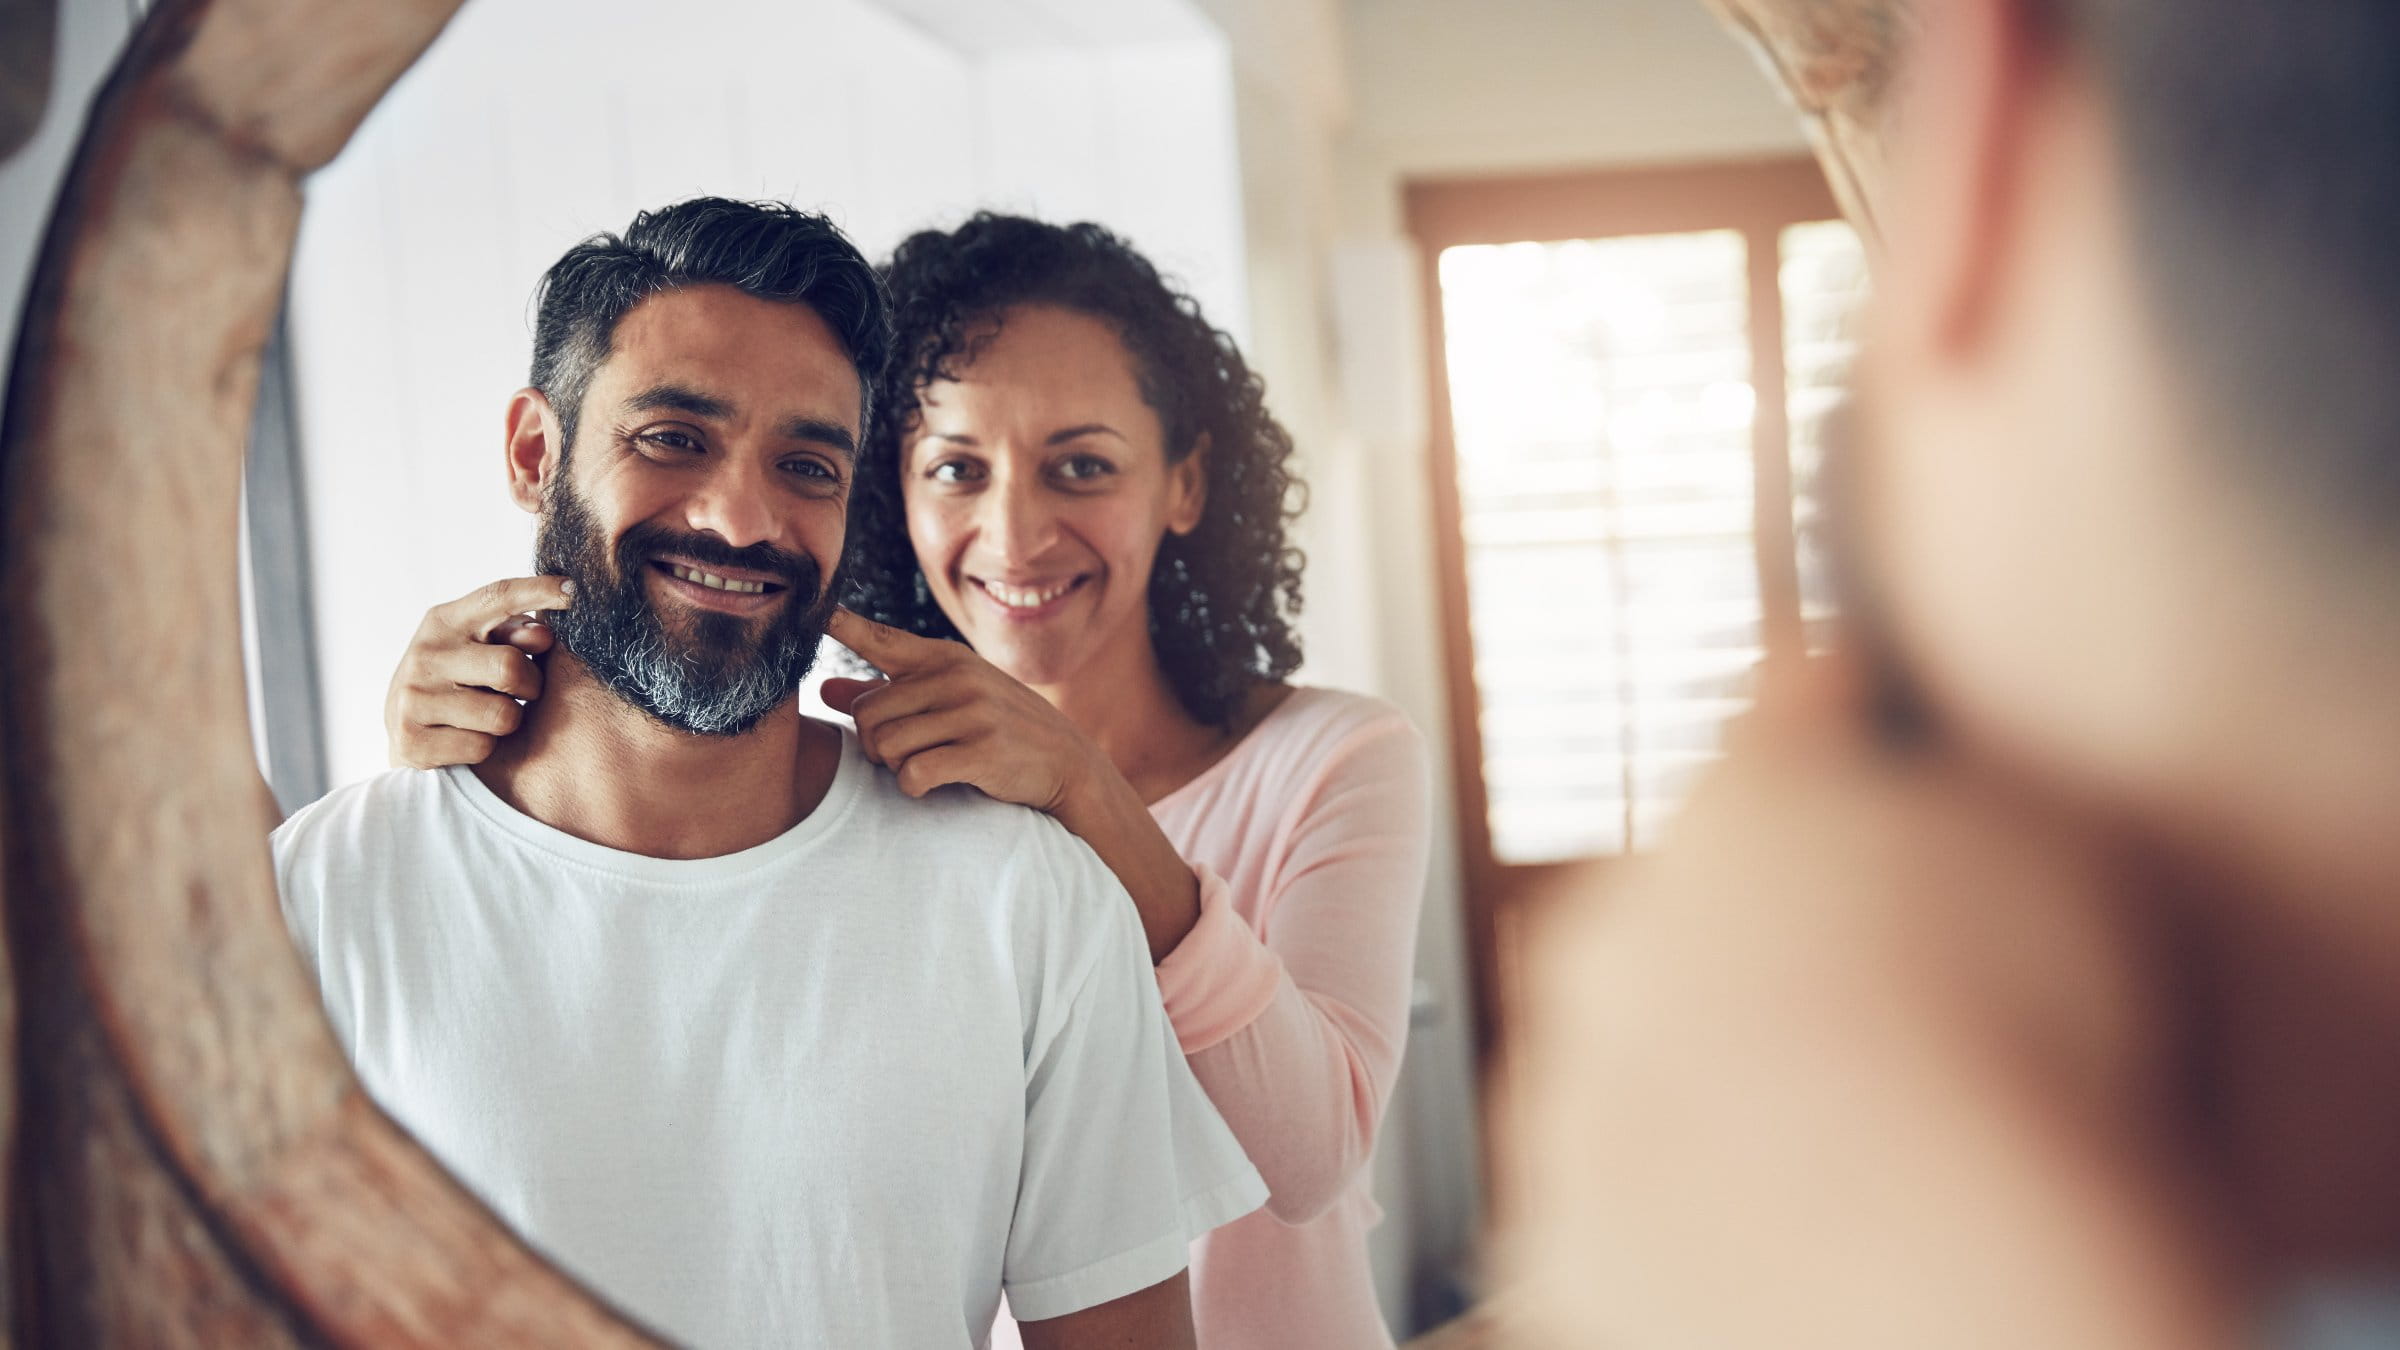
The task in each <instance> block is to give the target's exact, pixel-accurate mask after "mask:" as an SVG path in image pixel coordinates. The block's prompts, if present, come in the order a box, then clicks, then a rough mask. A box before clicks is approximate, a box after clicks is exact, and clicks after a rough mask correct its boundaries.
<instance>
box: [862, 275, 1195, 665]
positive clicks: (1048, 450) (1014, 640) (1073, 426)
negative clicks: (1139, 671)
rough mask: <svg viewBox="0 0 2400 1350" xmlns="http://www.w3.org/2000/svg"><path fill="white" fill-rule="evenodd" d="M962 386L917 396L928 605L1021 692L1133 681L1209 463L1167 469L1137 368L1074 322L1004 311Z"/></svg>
mask: <svg viewBox="0 0 2400 1350" xmlns="http://www.w3.org/2000/svg"><path fill="white" fill-rule="evenodd" d="M958 375H959V378H958V379H956V380H941V381H936V382H935V383H933V384H931V385H928V386H927V387H926V388H925V389H924V391H923V393H922V395H921V399H920V402H921V404H922V409H921V411H920V412H919V414H918V416H917V417H916V419H915V420H914V422H913V423H912V424H911V425H910V427H909V428H908V429H907V430H906V431H905V432H904V433H903V436H902V443H901V463H900V481H901V495H902V498H903V500H904V501H905V502H906V504H907V509H908V535H909V541H910V542H911V543H912V544H914V545H915V547H916V553H917V565H918V566H919V567H920V568H922V569H923V570H924V573H925V581H926V584H927V585H928V586H929V587H931V588H932V591H933V597H934V601H935V603H937V604H939V605H940V606H941V607H942V612H943V613H944V614H947V615H948V616H949V617H950V621H951V622H952V623H953V624H955V625H957V627H958V631H959V632H960V633H961V634H962V635H964V636H965V637H966V639H967V641H968V642H969V643H970V644H972V645H973V646H974V648H975V650H976V651H977V652H979V653H981V654H982V655H983V656H984V658H985V659H987V660H989V661H991V662H992V663H993V664H994V665H997V666H999V667H1000V668H1001V669H1002V670H1005V671H1007V672H1008V673H1009V674H1011V675H1013V676H1015V677H1016V678H1018V679H1019V680H1022V681H1024V682H1025V683H1026V684H1029V685H1032V686H1034V687H1036V688H1043V687H1052V686H1058V685H1064V684H1067V683H1069V682H1070V681H1073V680H1075V679H1077V678H1079V677H1080V678H1085V679H1094V680H1114V679H1118V678H1122V676H1123V675H1124V674H1125V673H1127V672H1129V671H1130V670H1132V669H1134V668H1135V665H1134V664H1129V663H1141V662H1146V661H1148V660H1150V659H1152V658H1151V654H1150V630H1149V600H1148V596H1149V584H1150V569H1151V565H1152V564H1153V563H1155V562H1156V561H1157V558H1158V546H1159V541H1160V540H1161V538H1162V537H1163V536H1164V535H1165V534H1167V533H1168V532H1169V531H1173V532H1175V533H1178V534H1182V533H1188V532H1189V531H1190V530H1191V529H1192V527H1193V526H1195V525H1197V524H1198V523H1199V520H1200V513H1201V509H1202V506H1203V497H1204V493H1205V488H1204V486H1203V484H1204V479H1203V477H1202V472H1201V459H1202V457H1203V454H1204V453H1205V451H1202V452H1197V453H1194V454H1191V455H1188V456H1186V457H1185V458H1184V460H1183V461H1182V462H1181V463H1179V464H1173V465H1170V464H1169V463H1168V462H1167V454H1166V449H1167V447H1166V439H1165V432H1164V428H1162V427H1161V426H1160V424H1159V419H1158V414H1157V413H1155V412H1153V411H1151V408H1150V405H1149V404H1147V403H1145V402H1143V401H1142V394H1141V389H1140V386H1139V385H1138V384H1137V382H1136V378H1135V374H1134V365H1133V358H1132V356H1131V354H1130V353H1128V352H1127V351H1126V350H1125V346H1124V344H1123V343H1122V342H1120V341H1118V339H1117V335H1116V331H1115V330H1114V329H1113V328H1111V327H1110V326H1109V325H1108V324H1106V323H1104V322H1102V321H1101V320H1098V319H1095V318H1092V317H1090V316H1089V315H1085V314H1081V313H1077V312H1075V311H1073V310H1066V309H1060V308H1056V307H1054V306H1047V305H1028V306H1020V307H1017V308H1014V309H1010V310H1008V311H1006V312H1005V313H1004V314H1003V316H1002V319H1001V324H1000V329H999V332H998V334H997V335H996V336H994V337H992V338H991V340H990V341H989V342H988V343H986V344H985V345H984V346H983V348H982V350H980V351H979V352H977V353H976V356H975V359H974V360H973V361H972V362H971V363H968V364H966V365H964V366H962V367H961V368H960V369H959V371H958Z"/></svg>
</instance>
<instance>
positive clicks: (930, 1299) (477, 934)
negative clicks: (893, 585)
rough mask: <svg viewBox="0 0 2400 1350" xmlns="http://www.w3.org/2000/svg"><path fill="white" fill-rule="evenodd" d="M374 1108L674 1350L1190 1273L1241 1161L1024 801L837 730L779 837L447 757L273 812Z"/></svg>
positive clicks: (863, 1335) (882, 1339)
mask: <svg viewBox="0 0 2400 1350" xmlns="http://www.w3.org/2000/svg"><path fill="white" fill-rule="evenodd" d="M275 859H276V869H277V872H278V879H279V881H280V883H281V885H282V891H283V904H284V912H285V917H286V919H287V920H288V921H289V923H290V925H291V929H292V932H293V934H294V937H295V939H296V940H297V942H298V943H299V946H300V949H301V952H302V955H303V957H304V958H305V959H306V961H307V962H308V964H309V965H310V967H311V968H312V969H313V970H314V971H315V972H316V975H317V979H318V983H319V985H320V986H321V988H322V990H323V993H324V999H325V1008H326V1013H327V1015H328V1017H329V1018H330V1020H331V1021H332V1024H333V1029H334V1032H335V1035H336V1036H337V1037H338V1038H339V1039H340V1041H341V1043H342V1046H343V1048H344V1049H345V1050H346V1051H347V1052H348V1053H349V1056H350V1060H351V1063H352V1064H353V1065H355V1066H356V1068H357V1071H358V1075H359V1078H360V1080H361V1081H362V1082H363V1083H364V1084H365V1086H366V1089H367V1091H368V1093H369V1094H370V1095H372V1096H373V1097H374V1099H375V1100H376V1101H377V1102H378V1103H379V1104H381V1105H382V1107H383V1108H384V1109H385V1110H386V1111H387V1112H389V1113H390V1114H391V1115H392V1117H393V1118H394V1119H395V1120H397V1121H398V1122H399V1123H400V1124H401V1125H402V1126H403V1127H405V1128H406V1129H407V1130H408V1131H409V1132H410V1133H411V1134H413V1135H415V1136H416V1138H417V1139H418V1140H420V1141H421V1142H423V1143H424V1145H425V1146H426V1147H427V1148H428V1149H429V1150H431V1151H432V1153H433V1154H434V1156H435V1157H437V1158H440V1159H441V1160H442V1161H443V1162H444V1163H445V1164H447V1165H448V1166H449V1168H450V1169H451V1171H452V1172H453V1173H454V1174H455V1175H457V1176H458V1178H459V1179H460V1180H461V1181H462V1182H464V1183H465V1184H466V1185H467V1187H468V1188H469V1189H471V1190H472V1191H474V1192H475V1193H476V1194H477V1195H478V1196H480V1197H481V1198H482V1199H483V1200H484V1202H485V1203H486V1204H488V1205H490V1206H491V1208H492V1209H493V1210H494V1211H495V1212H496V1213H498V1214H499V1215H500V1217H501V1218H503V1219H504V1220H506V1221H507V1222H508V1223H509V1224H510V1225H512V1226H513V1227H514V1228H515V1229H516V1230H517V1231H518V1232H519V1233H520V1234H522V1235H524V1236H525V1237H526V1238H527V1239H528V1240H529V1241H531V1242H532V1243H533V1244H534V1245H535V1246H536V1247H538V1248H540V1249H541V1250H543V1251H544V1252H546V1253H547V1254H548V1255H549V1256H550V1257H551V1258H552V1259H553V1260H555V1261H556V1262H558V1264H559V1265H560V1266H561V1267H563V1268H564V1269H565V1270H567V1271H568V1272H570V1273H572V1274H574V1275H576V1276H577V1277H579V1278H580V1279H582V1280H583V1281H584V1282H585V1283H587V1284H588V1285H590V1286H591V1287H592V1288H593V1289H594V1290H596V1291H598V1292H599V1293H600V1294H601V1295H602V1296H604V1297H606V1298H608V1299H609V1300H610V1301H611V1302H614V1303H615V1304H617V1305H618V1306H619V1307H622V1308H624V1309H625V1310H627V1311H628V1312H630V1313H631V1314H633V1315H634V1316H635V1317H637V1318H639V1319H641V1320H642V1321H644V1322H646V1323H648V1324H649V1325H650V1326H651V1327H653V1328H654V1329H656V1330H658V1331H661V1332H663V1333H665V1334H666V1335H668V1336H671V1337H673V1338H675V1339H676V1340H678V1341H682V1342H685V1343H688V1344H693V1345H699V1346H709V1347H720V1346H770V1345H772V1346H792V1345H802V1346H827V1347H839V1348H840V1350H858V1348H859V1347H879V1346H894V1347H909V1348H910V1350H914V1348H915V1347H936V1346H973V1345H980V1344H981V1343H982V1342H983V1340H984V1337H985V1335H986V1334H987V1333H988V1331H989V1330H990V1328H991V1325H992V1317H993V1313H994V1310H995V1308H996V1307H997V1305H998V1302H999V1299H1000V1295H1001V1292H1002V1290H1003V1289H1004V1288H1005V1290H1006V1292H1007V1295H1008V1299H1009V1302H1010V1304H1011V1305H1012V1306H1013V1307H1014V1308H1015V1309H1016V1311H1017V1315H1018V1316H1020V1317H1028V1318H1041V1317H1055V1316H1059V1315H1061V1314H1064V1313H1068V1312H1073V1311H1076V1310H1078V1309H1081V1308H1086V1307H1090V1306H1092V1305H1094V1304H1097V1303H1103V1302H1106V1301H1108V1300H1109V1299H1113V1298H1118V1297H1121V1296H1123V1295H1125V1294H1129V1293H1132V1292H1133V1291H1135V1290H1138V1289H1142V1288H1145V1287H1147V1286H1149V1285H1152V1284H1156V1283H1157V1282H1159V1281H1160V1280H1164V1279H1167V1278H1169V1277H1170V1276H1172V1275H1174V1274H1175V1273H1176V1272H1177V1271H1179V1270H1181V1269H1183V1267H1184V1263H1185V1244H1186V1243H1187V1242H1188V1241H1189V1240H1190V1239H1192V1238H1194V1237H1197V1236H1199V1235H1200V1234H1201V1233H1203V1232H1205V1231H1207V1230H1208V1229H1210V1228H1213V1227H1215V1226H1216V1225H1218V1224H1221V1223H1224V1222H1226V1221H1228V1220H1231V1219H1233V1218H1236V1217H1239V1216H1240V1215H1242V1214H1245V1213H1248V1212H1249V1211H1251V1210H1252V1209H1255V1208H1257V1206H1258V1205H1259V1204H1260V1203H1261V1201H1263V1200H1264V1198H1265V1195H1266V1188H1265V1186H1264V1185H1263V1184H1262V1183H1261V1182H1260V1180H1259V1178H1258V1174H1257V1173H1256V1172H1255V1171H1254V1170H1252V1168H1251V1167H1250V1164H1249V1161H1248V1160H1247V1159H1246V1158H1244V1157H1243V1155H1242V1151H1241V1147H1240V1145H1238V1144H1237V1143H1235V1142H1234V1139H1233V1136H1232V1135H1231V1134H1230V1133H1229V1132H1228V1131H1227V1130H1226V1128H1225V1125H1224V1122H1223V1121H1221V1120H1220V1119H1219V1118H1218V1117H1217V1114H1216V1111H1215V1109H1214V1108H1213V1107H1211V1106H1210V1105H1209V1104H1208V1100H1207V1098H1206V1097H1205V1096H1204V1095H1203V1094H1202V1092H1201V1091H1200V1088H1199V1086H1198V1084H1197V1083H1196V1082H1195V1081H1194V1080H1193V1078H1192V1075H1191V1071H1190V1070H1189V1069H1188V1068H1187V1067H1186V1066H1185V1064H1184V1061H1183V1056H1182V1055H1181V1053H1180V1052H1179V1051H1178V1049H1177V1047H1176V1043H1175V1038H1174V1034H1173V1032H1172V1031H1171V1030H1170V1029H1169V1027H1168V1025H1167V1021H1166V1017H1165V1014H1164V1012H1163V1011H1162V1009H1161V1008H1160V1005H1159V996H1158V990H1157V986H1156V982H1155V981H1154V979H1153V977H1152V974H1151V968H1150V963H1149V959H1148V952H1147V948H1146V947H1145V945H1144V942H1143V938H1142V932H1141V928H1140V924H1139V922H1138V920H1137V918H1136V916H1135V914H1134V911H1133V906H1132V904H1131V903H1130V902H1129V901H1128V900H1127V899H1126V896H1125V893H1124V891H1123V890H1122V889H1121V888H1120V887H1119V886H1118V884H1117V882H1116V879H1115V878H1114V877H1113V876H1112V875H1110V873H1109V872H1108V871H1107V869H1106V868H1104V867H1103V866H1102V865H1101V864H1100V862H1099V860H1098V859H1097V858H1095V857H1094V856H1093V854H1092V852H1091V850H1090V849H1089V848H1087V847H1085V846H1084V845H1083V844H1082V842H1081V841H1079V840H1077V839H1075V838H1073V837H1072V836H1070V835H1069V834H1067V833H1066V832H1065V831H1064V830H1063V829H1061V828H1059V826H1058V824H1057V823H1056V822H1055V821H1053V820H1051V819H1050V818H1049V817H1047V816H1043V815H1040V814H1037V813H1035V812H1032V811H1028V810H1024V809H1022V808H1019V807H1014V806H1006V805H1002V804H999V803H996V802H993V801H990V800H989V799H986V798H984V797H982V796H980V795H979V794H976V793H973V792H971V791H967V790H964V789H949V790H944V791H942V792H938V793H935V794H933V795H932V796H931V797H929V798H927V799H926V800H924V801H921V802H920V801H912V800H910V799H909V798H907V797H906V796H904V795H902V794H901V793H900V791H899V790H898V789H897V788H896V787H895V786H894V785H893V782H892V780H891V778H890V776H889V775H888V774H885V773H883V772H881V771H879V770H877V769H876V768H875V767H874V766H873V765H871V764H869V763H868V762H867V761H866V760H865V758H864V757H863V756H861V755H860V754H859V752H858V747H857V741H856V739H855V737H853V736H851V735H850V734H849V733H847V732H845V733H844V747H843V754H842V757H841V761H840V767H839V769H838V770H837V772H836V774H835V777H834V782H833V786H832V788H831V790H830V791H829V792H828V793H827V795H826V797H825V800H824V802H823V804H821V805H820V806H819V807H818V808H817V809H816V810H815V811H813V812H811V813H810V815H809V817H808V818H807V819H806V820H804V821H802V822H801V823H800V824H798V825H797V826H795V827H793V828H792V829H791V830H790V831H788V832H787V833H785V834H783V835H782V836H780V837H778V838H776V839H773V840H771V841H769V842H767V843H764V844H761V845H759V846H758V847H756V848H751V849H746V850H744V851H742V852H740V853H735V854H731V855H728V856H725V857H721V858H709V859H704V860H700V861H668V860H663V859H657V858H648V857H642V856H639V855H635V854H629V853H621V852H618V851H616V850H614V849H608V848H603V847H601V846H599V845H597V844H593V843H589V842H587V841H584V840H581V839H577V838H574V837H573V836H571V835H568V834H565V833H562V832H560V831H558V830H555V829H552V828H550V827H549V826H547V825H544V824H542V823H540V822H538V821H536V820H533V819H531V818H530V817H527V816H525V815H523V814H521V813H519V812H517V811H515V810H514V809H512V808H510V807H509V806H508V805H506V804H505V803H503V802H502V801H501V800H500V799H499V798H498V797H497V796H495V795H494V794H493V793H492V792H491V790H490V789H489V788H486V787H485V786H484V785H483V783H482V782H481V781H480V780H479V779H477V778H476V777H475V775H474V774H473V773H472V772H470V771H468V770H466V769H463V768H453V769H444V770H439V771H436V772H431V773H424V772H417V771H412V770H397V771H394V772H391V773H387V774H384V775H382V776H381V777H377V778H373V779H370V780H368V781H366V782H363V783H359V784H356V785H354V786H351V787H348V788H344V789H342V790H340V791H337V792H335V793H333V794H331V795H330V796H328V797H326V798H324V799H323V800H322V801H319V802H317V803H316V804H314V805H312V806H310V807H308V808H307V809H305V810H303V811H301V812H299V813H298V814H296V815H294V816H293V817H292V818H291V819H290V820H289V821H288V822H286V823H285V824H284V826H283V828H281V829H280V830H278V831H276V833H275Z"/></svg>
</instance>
